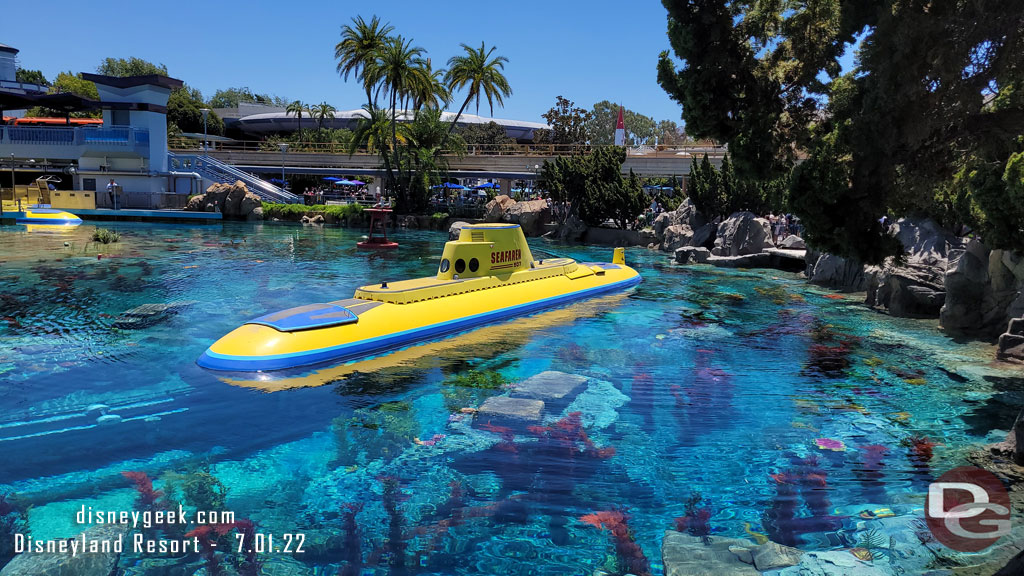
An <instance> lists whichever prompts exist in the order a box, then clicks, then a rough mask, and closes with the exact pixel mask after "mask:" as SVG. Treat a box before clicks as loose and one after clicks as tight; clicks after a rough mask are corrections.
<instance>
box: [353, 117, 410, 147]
mask: <svg viewBox="0 0 1024 576" xmlns="http://www.w3.org/2000/svg"><path fill="white" fill-rule="evenodd" d="M363 110H364V111H366V114H367V117H366V118H360V119H359V122H358V123H357V124H356V129H355V131H354V132H353V133H352V139H351V140H349V144H348V155H349V156H351V155H353V154H355V153H356V150H358V149H359V147H360V146H366V148H367V150H368V151H369V152H380V153H381V155H382V156H384V155H386V154H387V149H388V148H389V140H391V115H390V114H389V113H388V111H387V110H385V109H383V108H373V107H370V106H363ZM399 139H400V140H401V141H402V142H404V141H405V139H404V134H400V135H399Z"/></svg>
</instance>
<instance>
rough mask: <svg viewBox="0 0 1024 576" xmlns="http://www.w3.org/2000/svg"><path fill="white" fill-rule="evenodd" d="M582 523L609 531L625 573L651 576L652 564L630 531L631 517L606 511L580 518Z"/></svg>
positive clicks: (618, 511)
mask: <svg viewBox="0 0 1024 576" xmlns="http://www.w3.org/2000/svg"><path fill="white" fill-rule="evenodd" d="M580 521H581V522H584V523H586V524H590V525H591V526H594V527H595V528H598V529H600V530H608V531H609V532H611V533H612V539H613V540H614V541H615V553H616V555H617V556H618V558H619V561H620V562H621V563H622V567H623V568H625V570H624V571H625V572H629V573H631V574H635V575H636V576H651V563H650V562H649V561H648V560H647V556H645V555H644V551H643V549H642V548H640V545H639V544H637V543H636V538H634V536H633V531H632V530H630V529H629V524H628V522H629V515H628V514H626V513H625V512H623V511H621V510H604V511H601V512H596V513H594V514H586V515H584V516H581V517H580Z"/></svg>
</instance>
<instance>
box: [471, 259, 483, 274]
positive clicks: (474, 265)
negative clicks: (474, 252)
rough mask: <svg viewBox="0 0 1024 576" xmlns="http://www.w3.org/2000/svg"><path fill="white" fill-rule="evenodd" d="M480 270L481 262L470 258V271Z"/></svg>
mask: <svg viewBox="0 0 1024 576" xmlns="http://www.w3.org/2000/svg"><path fill="white" fill-rule="evenodd" d="M479 268H480V261H479V260H477V259H476V258H470V260H469V271H470V272H476V271H477V270H478V269H479Z"/></svg>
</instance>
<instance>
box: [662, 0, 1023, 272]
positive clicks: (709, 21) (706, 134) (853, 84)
mask: <svg viewBox="0 0 1024 576" xmlns="http://www.w3.org/2000/svg"><path fill="white" fill-rule="evenodd" d="M663 4H664V6H665V8H666V9H667V10H668V16H669V25H668V38H669V44H670V45H671V48H672V50H673V52H674V57H673V56H672V55H670V54H669V52H668V51H665V52H663V53H662V54H661V56H660V58H659V60H658V64H657V72H658V82H659V83H660V84H661V86H662V87H663V88H664V89H665V91H666V92H667V93H668V94H669V95H670V96H671V97H672V98H673V99H675V100H676V101H678V102H679V103H680V104H681V105H682V114H683V119H684V120H685V121H686V128H687V131H688V132H689V133H690V134H692V135H693V136H695V137H697V138H709V139H714V140H717V141H721V142H726V143H728V147H729V152H730V155H731V157H732V159H733V161H734V166H735V170H736V173H737V175H738V177H739V178H740V179H744V180H759V181H770V180H774V179H777V178H778V177H780V176H783V175H785V174H787V173H788V172H789V171H790V170H793V172H794V173H793V178H792V184H791V187H792V189H791V202H792V207H793V210H794V211H795V212H797V214H798V215H799V216H800V217H801V218H802V220H803V223H804V225H805V227H806V232H807V235H808V240H809V241H811V242H812V243H813V244H814V245H816V246H817V247H819V248H822V249H826V250H829V251H833V252H836V253H839V254H843V255H846V256H853V257H856V258H859V259H861V260H863V261H867V262H878V261H879V260H881V259H883V258H884V257H885V256H887V255H890V254H894V253H896V252H898V251H899V246H898V244H897V243H896V242H895V241H894V240H893V239H892V238H889V237H888V236H887V235H886V232H885V230H884V229H883V227H882V226H881V225H880V223H879V219H880V218H881V217H882V216H883V215H886V214H887V213H892V214H906V213H911V212H918V213H925V214H928V215H931V216H934V217H936V218H938V219H939V220H940V221H941V222H942V223H944V224H946V225H950V226H952V225H955V224H957V223H963V224H968V225H970V226H973V227H975V228H976V229H978V230H980V231H981V233H982V236H983V238H984V239H985V240H986V241H987V242H988V243H989V244H990V245H992V246H993V247H1000V246H1017V247H1021V246H1022V245H1024V224H1022V221H1021V220H1020V218H1019V215H1016V216H1014V215H1012V214H1008V212H1010V213H1012V212H1013V210H1010V211H1006V210H1004V209H1003V208H1002V207H1003V206H1007V205H1008V204H1010V203H1011V199H1012V194H1013V189H1014V188H1013V186H1014V184H1013V182H1012V180H1013V175H1012V174H1010V177H1009V178H1007V177H1006V175H1007V170H1008V168H1009V164H1010V161H1011V159H1012V157H1013V155H1014V154H1018V153H1020V152H1021V151H1022V142H1021V139H1020V136H1021V134H1022V133H1024V97H1021V96H1020V94H1021V88H1022V86H1024V66H1022V64H1024V62H1022V60H1024V32H1022V31H1024V11H1021V10H1020V9H1019V6H1016V5H1015V3H1014V2H1012V1H1009V0H978V1H975V2H967V1H966V0H950V1H946V2H918V1H916V0H872V1H870V2H840V1H839V0H815V1H806V2H797V3H788V2H765V1H753V0H745V1H736V0H664V1H663ZM858 40H859V41H860V42H861V44H860V49H859V51H858V53H857V56H858V57H857V62H856V68H855V69H854V70H852V71H850V72H848V73H846V74H842V72H843V71H842V70H841V67H840V63H839V61H840V57H841V56H842V55H843V54H844V53H845V52H846V51H847V50H850V49H852V47H853V46H854V45H855V44H856V43H857V41H858ZM801 157H806V161H804V162H802V163H799V165H797V160H798V158H801ZM997 207H998V208H997ZM1007 220H1010V221H1007ZM1014 238H1016V240H1014Z"/></svg>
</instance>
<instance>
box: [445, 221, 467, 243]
mask: <svg viewBox="0 0 1024 576" xmlns="http://www.w3.org/2000/svg"><path fill="white" fill-rule="evenodd" d="M463 226H469V222H463V221H462V220H457V221H455V222H452V224H451V226H449V227H448V239H449V240H458V239H459V234H461V233H462V227H463Z"/></svg>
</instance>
